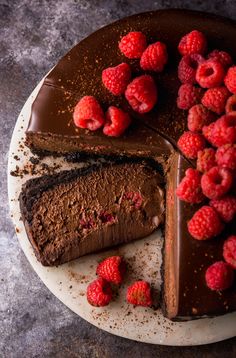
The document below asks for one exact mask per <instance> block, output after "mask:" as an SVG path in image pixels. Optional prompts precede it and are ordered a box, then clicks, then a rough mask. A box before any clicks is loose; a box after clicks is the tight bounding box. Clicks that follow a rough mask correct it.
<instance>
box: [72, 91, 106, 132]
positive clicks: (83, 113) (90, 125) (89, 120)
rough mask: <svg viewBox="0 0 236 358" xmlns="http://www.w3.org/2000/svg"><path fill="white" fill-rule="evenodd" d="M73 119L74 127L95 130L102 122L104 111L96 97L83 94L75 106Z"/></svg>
mask: <svg viewBox="0 0 236 358" xmlns="http://www.w3.org/2000/svg"><path fill="white" fill-rule="evenodd" d="M73 119H74V123H75V125H76V127H79V128H87V129H89V130H91V131H96V130H97V129H98V128H100V127H102V126H103V124H104V113H103V110H102V108H101V106H100V104H99V103H98V101H97V100H96V98H94V97H93V96H84V97H82V98H81V100H80V101H79V102H78V103H77V105H76V106H75V109H74V113H73Z"/></svg>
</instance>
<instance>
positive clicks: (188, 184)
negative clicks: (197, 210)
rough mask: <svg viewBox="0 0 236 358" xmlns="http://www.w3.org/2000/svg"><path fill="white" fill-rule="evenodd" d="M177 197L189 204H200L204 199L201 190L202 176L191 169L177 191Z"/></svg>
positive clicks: (187, 171)
mask: <svg viewBox="0 0 236 358" xmlns="http://www.w3.org/2000/svg"><path fill="white" fill-rule="evenodd" d="M176 195H177V196H178V197H179V198H180V199H181V200H183V201H186V202H187V203H192V204H193V203H200V202H201V201H202V200H203V199H204V195H203V193H202V188H201V174H200V173H199V171H197V170H196V169H192V168H189V169H187V170H186V172H185V177H184V178H183V179H182V180H181V182H180V183H179V185H178V187H177V189H176Z"/></svg>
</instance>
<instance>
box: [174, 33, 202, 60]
mask: <svg viewBox="0 0 236 358" xmlns="http://www.w3.org/2000/svg"><path fill="white" fill-rule="evenodd" d="M206 47H207V41H206V38H205V36H204V35H203V33H202V32H200V31H198V30H193V31H191V32H189V33H188V34H186V35H185V36H183V37H182V38H181V40H180V43H179V45H178V50H179V53H180V54H181V55H182V56H184V55H190V54H192V53H200V54H201V55H203V54H204V53H205V52H206Z"/></svg>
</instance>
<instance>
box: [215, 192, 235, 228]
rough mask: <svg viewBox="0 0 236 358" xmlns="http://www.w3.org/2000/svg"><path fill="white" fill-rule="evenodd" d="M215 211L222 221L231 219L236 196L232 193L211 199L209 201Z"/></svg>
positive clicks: (233, 213)
mask: <svg viewBox="0 0 236 358" xmlns="http://www.w3.org/2000/svg"><path fill="white" fill-rule="evenodd" d="M209 205H210V206H212V207H213V208H214V209H215V210H216V211H217V213H218V214H219V215H220V217H221V219H222V220H223V221H224V222H226V223H227V222H230V221H231V220H233V218H234V215H235V214H236V197H235V196H232V195H227V196H224V197H223V198H221V199H213V200H211V201H210V203H209Z"/></svg>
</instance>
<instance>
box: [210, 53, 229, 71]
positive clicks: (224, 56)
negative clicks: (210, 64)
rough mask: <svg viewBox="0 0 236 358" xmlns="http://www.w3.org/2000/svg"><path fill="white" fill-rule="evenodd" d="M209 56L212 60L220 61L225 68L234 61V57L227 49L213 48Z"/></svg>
mask: <svg viewBox="0 0 236 358" xmlns="http://www.w3.org/2000/svg"><path fill="white" fill-rule="evenodd" d="M207 57H208V58H210V59H212V60H216V61H219V62H220V63H221V64H222V65H223V66H224V68H227V67H229V66H231V65H232V63H233V60H232V57H231V56H230V54H229V53H228V52H226V51H220V50H213V51H211V52H210V53H209V54H208V56H207Z"/></svg>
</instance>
